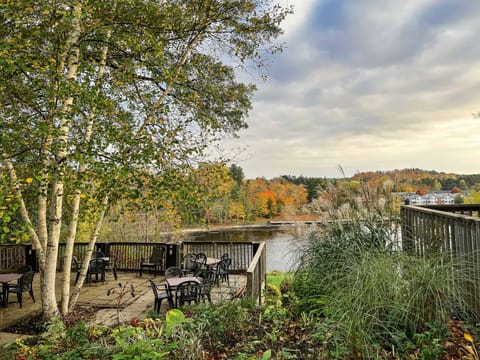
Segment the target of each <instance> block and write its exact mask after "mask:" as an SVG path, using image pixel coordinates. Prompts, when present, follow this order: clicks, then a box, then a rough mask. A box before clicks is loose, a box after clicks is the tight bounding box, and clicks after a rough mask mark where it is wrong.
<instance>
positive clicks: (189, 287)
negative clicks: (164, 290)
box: [175, 281, 200, 307]
mask: <svg viewBox="0 0 480 360" xmlns="http://www.w3.org/2000/svg"><path fill="white" fill-rule="evenodd" d="M199 298H200V284H199V283H198V282H196V281H185V282H182V283H181V284H180V285H178V286H177V290H176V292H175V307H179V306H182V305H185V304H186V303H188V304H191V303H192V302H193V303H195V304H198V301H199Z"/></svg>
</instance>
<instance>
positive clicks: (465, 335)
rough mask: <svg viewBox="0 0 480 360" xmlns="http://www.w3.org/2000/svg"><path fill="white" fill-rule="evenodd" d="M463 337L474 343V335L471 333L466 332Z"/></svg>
mask: <svg viewBox="0 0 480 360" xmlns="http://www.w3.org/2000/svg"><path fill="white" fill-rule="evenodd" d="M463 338H464V339H465V340H467V341H468V342H471V343H473V337H472V335H470V334H469V333H464V334H463Z"/></svg>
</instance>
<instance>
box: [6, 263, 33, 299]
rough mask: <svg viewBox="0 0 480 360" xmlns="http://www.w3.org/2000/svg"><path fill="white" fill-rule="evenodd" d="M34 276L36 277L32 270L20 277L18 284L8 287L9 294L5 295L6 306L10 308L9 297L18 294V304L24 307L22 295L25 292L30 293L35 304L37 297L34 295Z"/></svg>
mask: <svg viewBox="0 0 480 360" xmlns="http://www.w3.org/2000/svg"><path fill="white" fill-rule="evenodd" d="M34 276H35V272H34V271H32V270H30V271H27V272H25V273H23V275H22V276H21V277H20V279H18V281H17V283H16V284H8V285H7V292H6V295H5V306H8V296H9V294H10V293H15V294H17V302H18V303H19V304H20V307H22V300H23V296H22V294H23V293H24V292H27V291H28V293H29V294H30V297H31V298H32V300H33V302H35V296H34V295H33V286H32V283H33V277H34Z"/></svg>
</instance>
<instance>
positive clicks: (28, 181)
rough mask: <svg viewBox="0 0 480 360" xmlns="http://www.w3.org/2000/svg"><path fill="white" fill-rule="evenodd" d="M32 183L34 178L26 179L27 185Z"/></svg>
mask: <svg viewBox="0 0 480 360" xmlns="http://www.w3.org/2000/svg"><path fill="white" fill-rule="evenodd" d="M32 181H33V178H31V177H28V178H26V179H25V182H26V183H27V184H30V183H31V182H32Z"/></svg>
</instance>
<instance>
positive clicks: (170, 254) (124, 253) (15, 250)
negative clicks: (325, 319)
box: [0, 241, 266, 301]
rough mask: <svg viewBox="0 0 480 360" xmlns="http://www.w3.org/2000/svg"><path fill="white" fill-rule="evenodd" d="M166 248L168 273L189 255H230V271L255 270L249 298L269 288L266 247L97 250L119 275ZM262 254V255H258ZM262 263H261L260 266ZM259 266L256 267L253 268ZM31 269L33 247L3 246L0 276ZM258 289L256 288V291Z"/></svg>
mask: <svg viewBox="0 0 480 360" xmlns="http://www.w3.org/2000/svg"><path fill="white" fill-rule="evenodd" d="M158 244H161V245H164V246H165V247H166V250H167V251H166V252H165V259H164V260H165V261H164V268H163V269H161V271H164V270H165V269H166V268H168V267H171V266H181V262H182V259H183V255H184V254H187V253H199V252H203V253H205V254H206V255H208V256H209V257H216V258H220V257H221V256H222V255H223V254H229V256H230V258H231V259H232V265H231V268H230V271H231V272H232V273H237V274H247V273H248V271H247V269H250V268H252V266H253V269H254V270H253V271H254V274H253V275H250V276H251V277H252V276H253V279H254V281H253V282H251V283H249V285H247V294H248V295H249V296H252V297H255V299H256V300H257V301H261V299H260V298H259V297H260V296H261V295H262V291H260V290H259V288H258V287H259V286H265V282H264V281H262V282H261V283H258V281H257V280H256V279H259V278H262V277H263V278H265V276H266V275H265V271H266V266H265V262H266V260H265V244H264V243H256V242H227V241H215V242H214V241H186V242H181V243H172V244H169V243H151V242H148V243H139V242H127V243H126V242H118V243H116V242H115V243H97V244H96V245H95V250H99V251H102V252H103V253H104V254H105V255H106V256H109V257H111V258H113V259H114V260H115V266H116V269H117V271H139V270H140V262H141V261H142V259H148V258H149V257H150V255H151V253H152V248H153V246H154V245H158ZM86 251H87V243H76V244H75V246H74V250H73V255H74V256H76V257H77V259H78V260H80V261H82V260H83V259H84V257H85V254H86ZM64 254H65V244H64V243H60V244H59V249H58V260H57V269H58V270H59V271H61V269H63V262H64ZM258 254H260V255H258ZM259 261H260V263H258V262H259ZM253 263H255V265H253ZM25 264H28V265H31V266H32V267H33V268H34V269H38V266H37V260H36V255H35V250H34V249H32V246H31V244H20V245H0V273H1V272H12V271H14V270H15V269H17V268H19V267H20V266H21V265H25ZM253 287H254V288H253Z"/></svg>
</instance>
